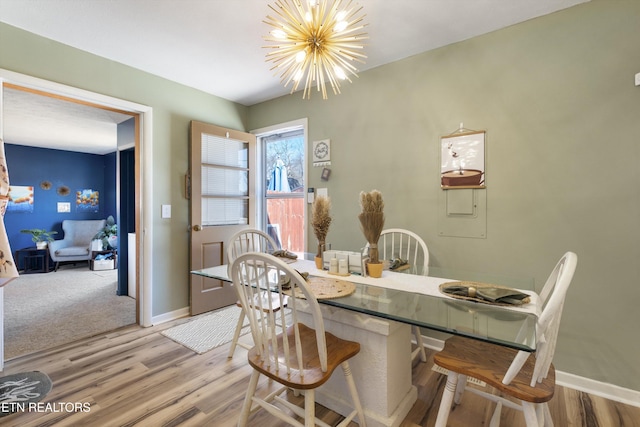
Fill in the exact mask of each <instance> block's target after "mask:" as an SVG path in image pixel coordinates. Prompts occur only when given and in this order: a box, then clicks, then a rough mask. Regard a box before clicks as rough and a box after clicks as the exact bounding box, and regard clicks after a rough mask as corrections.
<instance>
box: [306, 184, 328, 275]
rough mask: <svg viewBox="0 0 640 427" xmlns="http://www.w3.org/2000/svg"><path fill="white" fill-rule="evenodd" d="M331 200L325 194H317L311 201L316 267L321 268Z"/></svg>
mask: <svg viewBox="0 0 640 427" xmlns="http://www.w3.org/2000/svg"><path fill="white" fill-rule="evenodd" d="M330 210H331V200H330V199H329V198H328V197H326V196H318V197H316V198H315V200H314V201H313V205H312V208H311V227H313V233H314V234H315V235H316V239H318V251H317V253H316V267H318V268H319V269H322V253H323V252H324V250H325V248H326V239H327V233H329V225H331V215H329V211H330Z"/></svg>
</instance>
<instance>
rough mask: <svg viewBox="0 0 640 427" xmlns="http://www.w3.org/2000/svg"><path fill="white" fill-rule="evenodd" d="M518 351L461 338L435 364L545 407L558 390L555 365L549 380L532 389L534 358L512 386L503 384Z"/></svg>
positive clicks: (451, 342) (452, 341)
mask: <svg viewBox="0 0 640 427" xmlns="http://www.w3.org/2000/svg"><path fill="white" fill-rule="evenodd" d="M517 353H518V351H517V350H514V349H510V348H504V347H500V346H498V345H495V344H490V343H486V342H482V341H478V340H474V339H470V338H464V337H461V336H454V337H451V338H449V339H448V340H446V342H445V345H444V349H443V350H442V351H440V352H439V353H437V354H436V355H435V356H434V362H435V363H436V364H437V365H439V366H441V367H443V368H445V369H448V370H451V371H455V372H457V373H458V374H460V375H467V376H470V377H473V378H476V379H479V380H481V381H484V382H486V383H487V384H489V385H491V386H493V387H495V388H497V389H498V390H500V391H502V392H503V393H505V394H507V395H509V396H513V397H515V398H516V399H520V400H524V401H525V402H532V403H543V402H548V401H549V400H551V398H552V397H553V392H554V389H555V377H556V373H555V369H554V368H553V364H552V365H551V367H550V369H549V374H548V375H547V377H546V378H544V379H543V380H542V382H541V383H538V384H537V385H536V387H531V386H530V385H529V384H530V383H531V378H532V376H533V369H534V367H535V356H534V355H531V356H530V357H529V358H528V359H527V361H526V362H525V364H524V366H523V367H522V368H521V369H520V372H519V373H518V375H516V377H515V378H514V379H513V380H512V381H511V383H510V384H503V383H502V380H503V379H504V373H506V372H507V370H508V369H509V366H510V365H511V362H513V359H514V358H515V356H516V354H517Z"/></svg>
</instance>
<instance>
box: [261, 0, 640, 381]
mask: <svg viewBox="0 0 640 427" xmlns="http://www.w3.org/2000/svg"><path fill="white" fill-rule="evenodd" d="M371 43H375V42H374V41H371ZM638 72H640V1H637V0H614V1H611V0H592V1H591V2H589V3H587V4H584V5H579V6H576V7H572V8H570V9H567V10H564V11H561V12H558V13H554V14H552V15H548V16H545V17H541V18H538V19H534V20H531V21H528V22H525V23H522V24H519V25H516V26H513V27H509V28H506V29H503V30H500V31H496V32H493V33H491V34H488V35H485V36H482V37H477V38H474V39H471V40H467V41H464V42H461V43H457V44H454V45H451V46H447V47H444V48H441V49H438V50H435V51H431V52H427V53H424V54H421V55H416V56H414V57H411V58H408V59H405V60H402V61H398V62H395V63H393V64H389V65H385V66H381V67H378V68H376V69H373V70H370V71H367V72H363V73H361V74H360V78H358V79H356V80H355V81H354V83H353V84H348V83H347V84H346V86H344V88H343V91H342V92H343V93H342V94H341V95H338V96H332V95H330V99H329V100H327V101H323V100H322V99H321V97H320V96H317V93H314V94H313V99H311V100H310V101H306V100H305V101H303V100H302V99H301V94H294V95H292V96H285V97H282V98H279V99H277V100H273V101H269V102H265V103H262V104H258V105H255V106H252V107H250V108H249V128H250V129H257V128H261V127H264V126H268V125H273V124H276V123H282V122H285V121H289V120H293V119H298V118H302V117H308V119H309V141H314V140H320V139H326V138H329V139H331V144H332V145H331V162H332V165H331V168H332V174H331V179H330V181H329V182H326V183H325V182H322V181H321V180H320V170H319V169H318V168H313V167H311V166H310V167H309V183H308V185H309V186H311V187H328V189H329V195H330V196H331V199H332V205H333V209H332V212H333V215H334V220H333V222H332V225H331V229H330V232H329V235H328V242H331V243H332V245H333V248H334V249H336V248H338V249H350V250H356V249H358V248H360V247H362V245H363V243H364V242H363V240H364V239H363V237H362V234H361V233H360V231H359V226H358V222H357V217H356V216H357V214H358V211H359V205H358V194H359V192H360V191H361V190H371V189H374V188H376V189H379V190H380V191H382V192H383V195H384V199H385V203H386V216H387V226H388V227H403V228H408V229H411V230H413V231H415V232H417V233H418V234H420V235H421V236H422V237H423V238H424V239H425V240H426V242H427V244H428V245H429V249H430V253H431V263H432V265H435V266H441V267H446V268H452V269H463V270H470V271H478V272H488V273H496V274H498V273H499V274H504V275H511V276H519V277H533V278H535V282H536V286H537V288H538V290H539V289H540V288H541V287H542V285H543V284H544V281H545V280H546V278H547V275H548V274H549V273H550V272H551V269H552V268H553V266H554V265H555V263H556V261H557V260H558V259H559V258H560V257H561V256H562V254H563V253H564V252H565V251H568V250H571V251H574V252H576V253H577V254H578V257H579V260H578V270H577V272H576V275H575V277H574V281H573V284H572V288H571V289H570V291H569V297H568V300H567V302H566V305H565V311H564V317H563V323H562V326H561V335H560V339H559V343H558V348H557V353H556V359H555V364H556V367H557V369H559V370H562V371H564V372H568V373H573V374H576V375H579V376H583V377H587V378H591V379H594V380H598V381H602V382H605V383H611V384H615V385H618V386H622V387H625V388H629V389H633V390H640V365H638V363H637V361H638V360H639V359H640V333H639V332H638V327H639V326H640V309H639V304H640V274H639V273H640V271H639V269H640V262H639V260H640V227H639V226H638V221H639V219H640V190H639V189H638V186H639V184H640V176H639V166H638V165H639V164H640V87H635V86H634V75H635V74H636V73H638ZM460 122H464V126H465V127H466V128H470V129H481V130H486V131H487V165H486V170H487V174H486V182H487V190H486V196H487V206H488V208H487V237H486V238H485V239H474V238H454V237H440V236H439V235H438V232H437V231H438V212H439V209H442V206H441V205H440V204H439V194H440V192H441V191H442V190H440V187H439V170H440V169H439V164H440V163H439V162H440V154H439V144H440V137H441V136H443V135H446V134H449V133H451V132H453V131H455V130H456V129H457V128H458V126H459V124H460ZM308 233H309V236H310V238H309V250H311V251H313V250H315V244H316V242H315V241H314V238H313V234H312V232H311V230H310V229H309V230H308Z"/></svg>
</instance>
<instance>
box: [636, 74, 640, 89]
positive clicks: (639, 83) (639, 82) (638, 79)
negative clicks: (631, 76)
mask: <svg viewBox="0 0 640 427" xmlns="http://www.w3.org/2000/svg"><path fill="white" fill-rule="evenodd" d="M636 86H640V73H638V74H636Z"/></svg>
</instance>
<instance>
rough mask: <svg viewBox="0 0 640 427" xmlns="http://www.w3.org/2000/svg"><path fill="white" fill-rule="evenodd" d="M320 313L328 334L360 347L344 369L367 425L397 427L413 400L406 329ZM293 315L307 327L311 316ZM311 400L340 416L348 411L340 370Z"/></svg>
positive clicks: (326, 309) (337, 311)
mask: <svg viewBox="0 0 640 427" xmlns="http://www.w3.org/2000/svg"><path fill="white" fill-rule="evenodd" d="M320 308H321V310H322V315H323V318H324V323H325V329H326V331H327V332H330V333H332V334H334V335H336V336H338V337H340V338H343V339H347V340H352V341H356V342H359V343H360V353H358V355H357V356H355V357H354V358H352V359H350V360H349V365H350V367H351V371H352V373H353V377H354V379H355V383H356V387H357V389H358V394H359V395H360V400H361V402H362V407H363V408H364V411H365V416H366V419H367V426H368V427H382V426H387V427H396V426H399V425H400V424H401V423H402V421H403V420H404V418H405V417H406V416H407V414H408V413H409V410H410V409H411V407H412V406H413V404H414V403H415V401H416V400H417V396H418V393H417V389H416V387H414V386H413V384H412V383H411V327H410V326H409V325H407V324H404V323H399V322H395V321H392V320H385V319H381V318H378V317H373V316H369V315H366V314H360V313H355V312H352V311H347V310H344V309H341V308H337V307H331V306H326V305H321V306H320ZM298 314H303V316H301V317H300V320H301V321H302V322H303V323H305V324H307V325H310V323H309V322H310V316H309V317H307V316H305V315H304V313H300V312H299V313H298ZM316 401H317V402H318V403H320V404H321V405H323V406H326V407H327V408H329V409H331V410H333V411H335V412H338V413H339V414H342V415H347V414H349V413H350V412H351V411H352V410H353V403H352V400H351V395H350V394H349V389H348V388H347V384H346V381H345V379H344V375H343V374H342V370H341V369H340V368H338V370H337V371H336V372H334V374H333V375H332V377H331V378H330V379H329V381H327V383H325V384H324V385H322V386H321V387H320V388H319V389H318V390H316ZM356 420H357V419H356Z"/></svg>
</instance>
